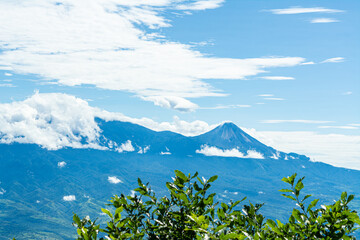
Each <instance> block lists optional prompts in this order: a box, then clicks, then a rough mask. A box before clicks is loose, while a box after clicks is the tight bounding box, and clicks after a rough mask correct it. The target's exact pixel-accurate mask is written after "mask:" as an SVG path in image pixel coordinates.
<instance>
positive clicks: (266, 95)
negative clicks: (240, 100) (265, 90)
mask: <svg viewBox="0 0 360 240" xmlns="http://www.w3.org/2000/svg"><path fill="white" fill-rule="evenodd" d="M258 96H259V97H273V96H274V94H260V95H258Z"/></svg>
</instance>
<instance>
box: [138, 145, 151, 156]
mask: <svg viewBox="0 0 360 240" xmlns="http://www.w3.org/2000/svg"><path fill="white" fill-rule="evenodd" d="M149 150H150V146H146V147H139V151H138V153H139V154H145V153H146V152H147V151H149Z"/></svg>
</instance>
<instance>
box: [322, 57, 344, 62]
mask: <svg viewBox="0 0 360 240" xmlns="http://www.w3.org/2000/svg"><path fill="white" fill-rule="evenodd" d="M344 60H345V58H343V57H334V58H329V59H326V60H324V61H322V62H321V63H339V62H343V61H344Z"/></svg>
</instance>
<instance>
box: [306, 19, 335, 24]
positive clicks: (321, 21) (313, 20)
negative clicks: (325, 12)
mask: <svg viewBox="0 0 360 240" xmlns="http://www.w3.org/2000/svg"><path fill="white" fill-rule="evenodd" d="M310 22H311V23H333V22H339V20H337V19H334V18H314V19H311V20H310Z"/></svg>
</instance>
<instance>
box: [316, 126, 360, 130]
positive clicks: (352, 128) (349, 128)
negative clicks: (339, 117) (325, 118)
mask: <svg viewBox="0 0 360 240" xmlns="http://www.w3.org/2000/svg"><path fill="white" fill-rule="evenodd" d="M318 128H330V129H348V130H354V129H359V128H358V127H356V126H319V127H318Z"/></svg>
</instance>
